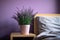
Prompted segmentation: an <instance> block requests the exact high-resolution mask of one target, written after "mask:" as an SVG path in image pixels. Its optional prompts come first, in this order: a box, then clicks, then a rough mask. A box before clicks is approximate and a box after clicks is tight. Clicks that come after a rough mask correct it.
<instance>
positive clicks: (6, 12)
mask: <svg viewBox="0 0 60 40" xmlns="http://www.w3.org/2000/svg"><path fill="white" fill-rule="evenodd" d="M23 6H24V7H25V8H29V7H31V8H32V9H34V12H38V13H56V2H55V0H0V37H1V36H4V35H6V34H8V33H10V32H11V31H19V28H18V23H17V22H16V20H14V19H12V18H11V17H12V15H14V13H15V12H16V11H17V8H16V7H18V8H19V9H22V8H23Z"/></svg>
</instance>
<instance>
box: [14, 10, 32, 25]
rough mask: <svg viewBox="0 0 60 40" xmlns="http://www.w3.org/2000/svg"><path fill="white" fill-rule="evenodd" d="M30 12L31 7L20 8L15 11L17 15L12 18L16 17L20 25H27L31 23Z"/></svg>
mask: <svg viewBox="0 0 60 40" xmlns="http://www.w3.org/2000/svg"><path fill="white" fill-rule="evenodd" d="M32 13H33V10H32V9H21V10H19V11H17V14H16V15H17V17H16V16H13V18H14V19H16V20H17V21H18V23H19V24H20V25H28V24H30V23H31V20H32V18H33V17H32V16H33V15H32Z"/></svg>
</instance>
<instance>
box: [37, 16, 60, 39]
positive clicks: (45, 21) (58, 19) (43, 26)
mask: <svg viewBox="0 0 60 40" xmlns="http://www.w3.org/2000/svg"><path fill="white" fill-rule="evenodd" d="M37 24H38V28H39V35H38V36H37V37H38V38H41V37H42V36H44V37H55V38H56V37H60V16H54V17H53V16H52V17H51V16H49V17H48V16H39V17H37Z"/></svg>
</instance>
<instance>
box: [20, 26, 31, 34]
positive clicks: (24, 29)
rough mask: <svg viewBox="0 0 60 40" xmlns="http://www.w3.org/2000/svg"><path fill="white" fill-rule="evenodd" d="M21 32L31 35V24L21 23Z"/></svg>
mask: <svg viewBox="0 0 60 40" xmlns="http://www.w3.org/2000/svg"><path fill="white" fill-rule="evenodd" d="M20 29H21V34H24V35H29V31H30V25H20Z"/></svg>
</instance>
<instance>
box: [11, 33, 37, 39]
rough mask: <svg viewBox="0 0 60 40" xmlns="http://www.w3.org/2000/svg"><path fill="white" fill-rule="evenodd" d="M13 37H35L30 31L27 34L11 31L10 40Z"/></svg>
mask: <svg viewBox="0 0 60 40" xmlns="http://www.w3.org/2000/svg"><path fill="white" fill-rule="evenodd" d="M13 37H33V38H34V37H36V35H35V34H33V33H30V34H29V35H23V34H20V33H11V35H10V40H13Z"/></svg>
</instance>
